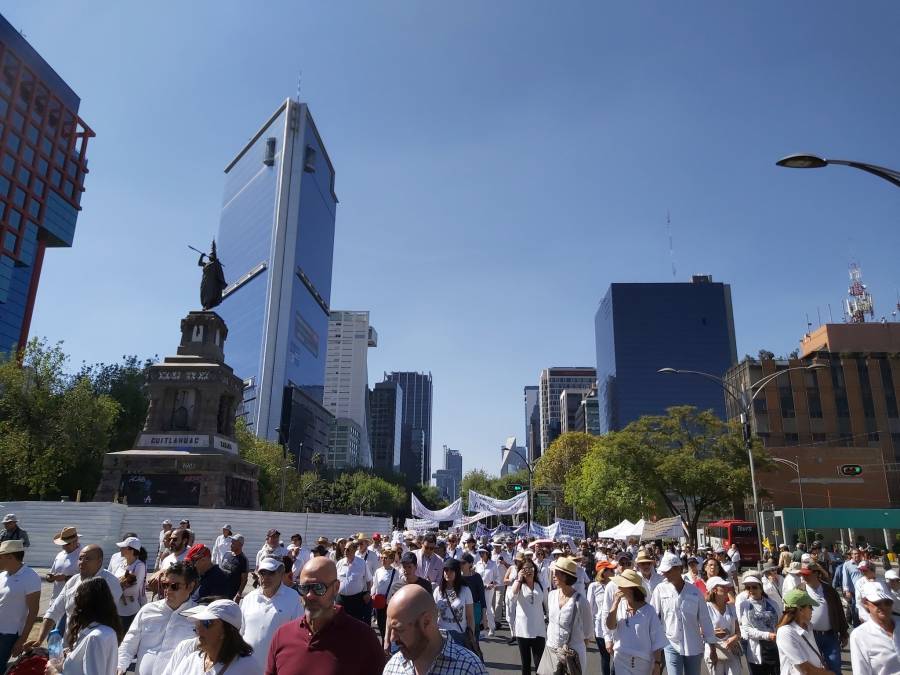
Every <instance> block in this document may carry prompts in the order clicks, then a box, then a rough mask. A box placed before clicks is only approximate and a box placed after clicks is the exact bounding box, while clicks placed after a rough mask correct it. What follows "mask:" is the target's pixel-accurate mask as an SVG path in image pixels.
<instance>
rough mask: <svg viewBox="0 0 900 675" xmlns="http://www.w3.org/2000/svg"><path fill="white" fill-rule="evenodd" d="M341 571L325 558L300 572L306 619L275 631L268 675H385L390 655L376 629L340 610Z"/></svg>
mask: <svg viewBox="0 0 900 675" xmlns="http://www.w3.org/2000/svg"><path fill="white" fill-rule="evenodd" d="M338 587H339V581H338V576H337V567H336V566H335V564H334V562H333V561H331V560H329V559H328V558H325V557H317V558H313V559H311V560H310V561H309V562H308V563H306V565H304V566H303V569H302V570H301V572H300V583H299V584H298V590H299V591H300V597H301V598H302V599H303V604H304V614H303V615H302V616H301V617H300V618H299V619H296V620H295V621H290V622H289V623H286V624H284V625H283V626H281V628H279V629H278V630H277V631H276V632H275V636H274V637H273V638H272V642H271V644H270V646H269V653H268V660H267V665H266V671H265V672H266V675H381V672H382V669H383V668H384V662H385V658H384V653H383V652H382V651H381V645H380V644H379V641H378V638H377V637H376V635H375V631H373V630H372V628H371V626H367V625H366V624H364V623H363V622H361V621H357V620H356V619H354V618H352V617H351V616H349V615H348V614H346V613H345V612H344V610H343V609H342V608H340V607H335V604H334V600H335V596H336V595H337V592H338Z"/></svg>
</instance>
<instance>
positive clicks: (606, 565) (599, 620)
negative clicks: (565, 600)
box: [587, 560, 616, 675]
mask: <svg viewBox="0 0 900 675" xmlns="http://www.w3.org/2000/svg"><path fill="white" fill-rule="evenodd" d="M595 569H596V570H597V576H596V577H595V580H594V581H592V582H591V584H590V585H589V586H588V588H587V598H588V606H589V607H590V608H591V616H592V617H593V619H594V638H595V639H596V640H597V649H599V650H600V673H601V675H609V673H610V664H611V663H612V656H611V655H610V653H609V652H608V651H607V649H606V640H605V638H604V637H603V633H604V630H603V628H604V626H603V622H604V619H605V617H606V607H605V606H604V603H605V598H606V586H607V584H609V580H610V579H612V578H613V572H614V570H615V569H616V566H615V564H614V563H611V562H609V561H608V560H602V561H600V562H598V563H597V564H596V565H595Z"/></svg>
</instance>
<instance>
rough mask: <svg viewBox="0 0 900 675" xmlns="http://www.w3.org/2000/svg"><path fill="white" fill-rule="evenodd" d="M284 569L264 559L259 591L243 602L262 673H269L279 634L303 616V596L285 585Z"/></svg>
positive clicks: (247, 629)
mask: <svg viewBox="0 0 900 675" xmlns="http://www.w3.org/2000/svg"><path fill="white" fill-rule="evenodd" d="M283 570H284V568H283V567H282V565H281V563H280V562H279V561H278V559H277V558H272V557H269V558H263V560H262V561H261V562H260V566H259V567H258V568H257V572H258V573H259V588H257V589H256V590H254V591H253V592H251V593H248V594H247V595H246V596H245V597H244V599H243V600H241V614H243V615H244V630H243V631H242V632H241V633H242V635H243V636H244V641H245V642H246V643H247V644H248V645H250V646H251V647H253V658H254V659H255V660H256V662H257V663H258V664H259V672H261V673H262V672H263V671H265V669H266V659H267V657H268V654H269V644H270V643H271V642H272V637H273V636H274V635H275V631H276V630H278V629H279V628H281V626H283V625H284V624H286V623H287V622H288V621H292V620H293V619H296V618H298V617H299V616H300V615H301V614H303V606H302V605H301V604H300V596H299V595H298V594H297V592H296V591H295V590H294V589H292V588H288V587H287V586H285V585H284V584H283V583H281V581H282V577H283V574H282V572H283Z"/></svg>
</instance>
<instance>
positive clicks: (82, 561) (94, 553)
mask: <svg viewBox="0 0 900 675" xmlns="http://www.w3.org/2000/svg"><path fill="white" fill-rule="evenodd" d="M94 577H101V578H102V579H103V580H104V581H105V582H106V585H107V586H108V587H109V591H110V593H112V597H113V601H114V602H115V603H116V604H118V602H119V598H120V597H122V585H121V584H120V583H119V580H118V579H117V578H116V576H115V575H114V574H112V573H111V572H109V571H107V570H105V569H103V550H102V549H101V548H100V547H99V546H97V545H96V544H88V545H87V546H85V547H84V548H83V549H81V553H80V554H79V556H78V574H77V575H75V576H73V577H72V578H71V579H69V580H68V581H67V582H66V585H65V586H63V589H62V591H61V592H60V594H59V595H57V596H56V598H54V600H53V601H52V602H51V603H50V607H48V608H47V611H46V612H45V613H44V623H43V625H42V626H41V633H40V636H39V637H38V639H37V640H32V641H31V642H27V643H25V648H26V649H33V648H34V647H40V646H41V645H42V644H43V643H44V640H46V639H47V636H48V635H49V634H50V631H51V630H53V627H54V626H55V625H56V624H58V623H59V622H60V620H61V619H62V618H63V617H64V616H65V617H66V621H67V622H68V620H69V619H71V618H72V611H73V610H74V609H75V592H76V591H77V590H78V587H79V586H80V585H81V582H82V581H87V580H88V579H93V578H94Z"/></svg>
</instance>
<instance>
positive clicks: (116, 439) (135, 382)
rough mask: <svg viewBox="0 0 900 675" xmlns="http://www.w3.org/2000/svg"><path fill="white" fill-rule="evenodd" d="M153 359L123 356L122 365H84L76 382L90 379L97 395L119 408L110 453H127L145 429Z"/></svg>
mask: <svg viewBox="0 0 900 675" xmlns="http://www.w3.org/2000/svg"><path fill="white" fill-rule="evenodd" d="M151 365H153V361H152V360H151V359H144V360H143V361H141V360H140V359H139V358H138V357H137V356H134V355H131V356H123V357H122V361H121V363H111V364H108V363H98V364H94V365H83V366H82V368H81V372H79V373H78V375H76V379H80V378H87V379H88V380H90V382H91V386H92V387H93V390H94V393H95V394H97V395H98V396H102V395H106V396H109V397H110V398H111V399H113V400H114V401H116V403H118V404H119V408H120V413H119V416H118V417H117V418H116V423H115V425H114V427H113V431H112V437H111V439H110V443H109V451H110V452H118V451H119V450H128V449H130V448H131V447H133V445H134V441H135V439H136V438H137V436H138V434H139V433H140V431H141V429H143V427H144V422H145V421H146V418H147V406H148V405H149V403H150V400H149V398H147V374H148V373H149V369H150V366H151Z"/></svg>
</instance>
